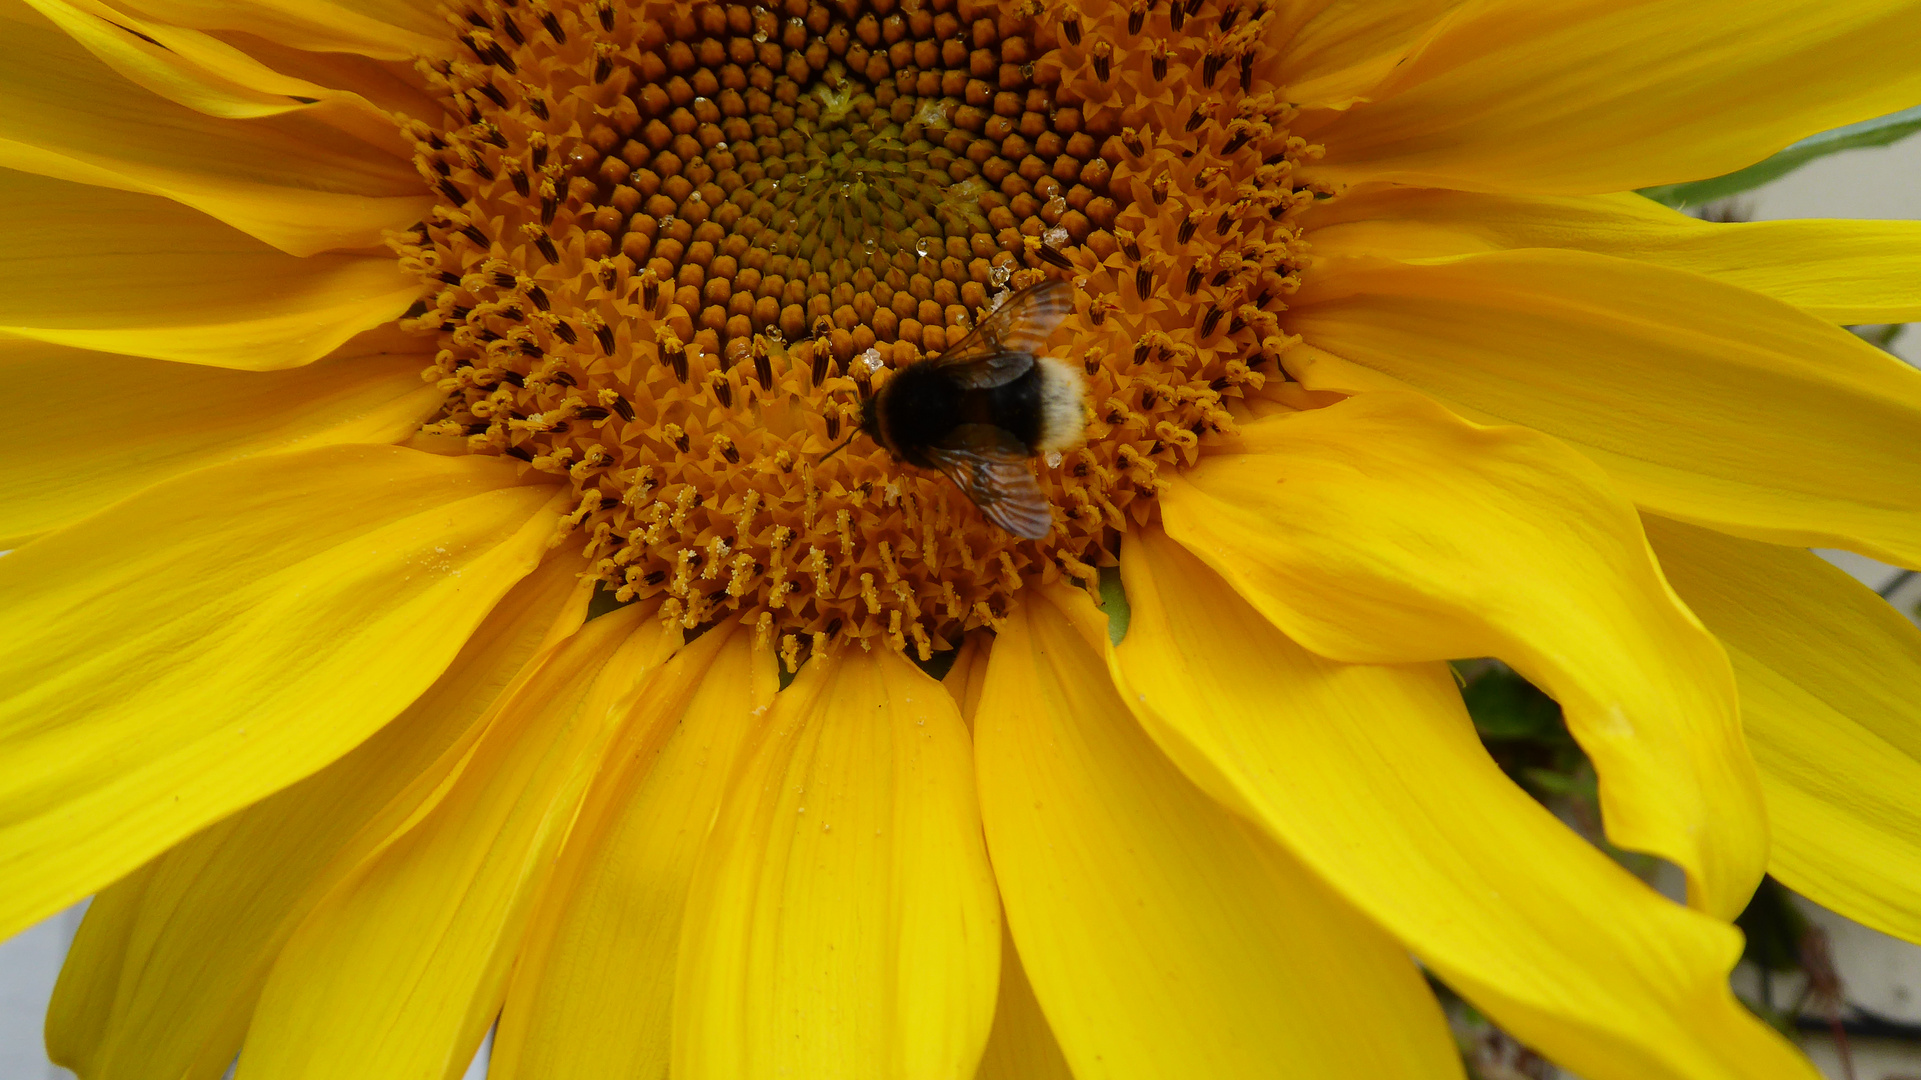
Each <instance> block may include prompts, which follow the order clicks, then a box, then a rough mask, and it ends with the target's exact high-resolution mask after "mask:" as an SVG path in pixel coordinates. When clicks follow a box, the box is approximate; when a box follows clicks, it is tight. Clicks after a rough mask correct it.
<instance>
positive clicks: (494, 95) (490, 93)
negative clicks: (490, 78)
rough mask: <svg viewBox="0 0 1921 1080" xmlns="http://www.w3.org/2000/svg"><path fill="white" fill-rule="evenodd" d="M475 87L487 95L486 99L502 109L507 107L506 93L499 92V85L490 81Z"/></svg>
mask: <svg viewBox="0 0 1921 1080" xmlns="http://www.w3.org/2000/svg"><path fill="white" fill-rule="evenodd" d="M476 89H478V90H479V91H480V92H481V93H483V94H485V95H487V100H488V101H491V102H493V103H494V104H496V105H498V106H500V107H501V108H503V109H504V108H506V107H507V95H506V94H503V93H501V92H500V87H498V86H495V85H494V84H493V83H492V82H484V83H481V84H480V85H479V86H478V87H476Z"/></svg>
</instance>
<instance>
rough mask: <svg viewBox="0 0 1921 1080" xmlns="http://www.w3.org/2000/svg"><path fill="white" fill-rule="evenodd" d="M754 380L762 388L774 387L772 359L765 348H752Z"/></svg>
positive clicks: (770, 388)
mask: <svg viewBox="0 0 1921 1080" xmlns="http://www.w3.org/2000/svg"><path fill="white" fill-rule="evenodd" d="M754 381H755V382H757V383H759V384H760V388H761V389H762V390H772V389H773V388H774V361H773V358H772V357H770V356H768V355H767V350H765V349H755V350H754Z"/></svg>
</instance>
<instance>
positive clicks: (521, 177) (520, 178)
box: [507, 165, 528, 199]
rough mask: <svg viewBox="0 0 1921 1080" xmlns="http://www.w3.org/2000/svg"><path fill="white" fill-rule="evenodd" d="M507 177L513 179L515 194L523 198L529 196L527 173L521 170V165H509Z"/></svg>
mask: <svg viewBox="0 0 1921 1080" xmlns="http://www.w3.org/2000/svg"><path fill="white" fill-rule="evenodd" d="M507 179H509V180H511V181H513V184H514V194H516V195H519V196H520V197H521V198H523V199H524V198H526V197H527V192H528V187H527V174H526V173H525V172H524V171H522V170H521V168H520V166H519V165H509V166H507Z"/></svg>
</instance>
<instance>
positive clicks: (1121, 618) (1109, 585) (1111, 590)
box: [1101, 566, 1134, 645]
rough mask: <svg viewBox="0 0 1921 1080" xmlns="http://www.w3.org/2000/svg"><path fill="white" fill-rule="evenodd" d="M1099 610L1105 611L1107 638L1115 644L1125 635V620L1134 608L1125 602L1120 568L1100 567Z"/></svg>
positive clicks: (1125, 593)
mask: <svg viewBox="0 0 1921 1080" xmlns="http://www.w3.org/2000/svg"><path fill="white" fill-rule="evenodd" d="M1101 610H1102V611H1104V612H1106V613H1107V640H1108V641H1109V642H1111V643H1113V644H1115V645H1119V644H1120V643H1121V639H1122V638H1124V637H1126V636H1127V621H1128V619H1129V618H1131V617H1132V616H1133V614H1134V609H1133V608H1131V607H1129V606H1128V604H1127V590H1126V589H1124V588H1122V587H1121V568H1120V567H1118V566H1104V567H1102V568H1101Z"/></svg>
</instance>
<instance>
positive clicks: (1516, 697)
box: [1461, 665, 1568, 743]
mask: <svg viewBox="0 0 1921 1080" xmlns="http://www.w3.org/2000/svg"><path fill="white" fill-rule="evenodd" d="M1461 699H1462V701H1463V702H1465V703H1466V705H1467V711H1468V715H1470V716H1472V717H1473V718H1474V728H1475V730H1476V731H1478V732H1479V733H1480V735H1481V738H1482V739H1485V740H1493V741H1496V742H1502V741H1508V740H1517V739H1526V740H1533V741H1540V742H1546V743H1558V742H1566V741H1568V737H1567V736H1566V734H1565V728H1563V726H1562V723H1561V707H1560V706H1559V705H1556V704H1555V703H1554V699H1553V698H1550V697H1548V696H1547V695H1546V694H1543V693H1541V691H1539V690H1537V689H1535V688H1534V685H1533V684H1532V683H1530V682H1528V681H1527V680H1526V679H1523V678H1521V677H1520V676H1519V675H1517V674H1515V673H1514V672H1513V671H1512V670H1511V669H1509V668H1508V667H1506V666H1505V665H1501V666H1497V667H1493V668H1490V669H1489V670H1487V671H1484V672H1481V673H1480V674H1479V675H1477V676H1476V677H1474V678H1473V679H1472V680H1470V681H1469V682H1468V683H1467V685H1466V686H1465V687H1464V688H1463V689H1462V691H1461Z"/></svg>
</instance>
